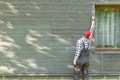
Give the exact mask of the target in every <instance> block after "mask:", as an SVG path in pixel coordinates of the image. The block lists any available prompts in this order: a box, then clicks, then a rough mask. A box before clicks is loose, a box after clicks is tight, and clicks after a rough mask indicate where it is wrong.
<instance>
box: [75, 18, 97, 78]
mask: <svg viewBox="0 0 120 80" xmlns="http://www.w3.org/2000/svg"><path fill="white" fill-rule="evenodd" d="M94 25H95V20H94V17H92V23H91V28H90V30H87V31H85V32H84V34H83V37H82V38H80V39H79V40H78V41H77V43H76V53H75V57H74V60H73V64H74V76H73V80H79V76H80V72H82V76H83V80H88V67H89V53H90V52H89V47H90V44H91V37H92V33H93V30H94Z"/></svg>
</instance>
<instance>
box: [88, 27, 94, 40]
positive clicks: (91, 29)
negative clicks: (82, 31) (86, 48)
mask: <svg viewBox="0 0 120 80" xmlns="http://www.w3.org/2000/svg"><path fill="white" fill-rule="evenodd" d="M93 30H94V25H91V27H90V32H91V35H90V37H89V38H90V39H91V38H92V34H93Z"/></svg>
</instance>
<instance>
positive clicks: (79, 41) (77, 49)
mask: <svg viewBox="0 0 120 80" xmlns="http://www.w3.org/2000/svg"><path fill="white" fill-rule="evenodd" d="M82 49H83V43H82V40H78V41H77V43H76V53H75V59H76V60H77V59H78V57H79V55H80V52H81V50H82Z"/></svg>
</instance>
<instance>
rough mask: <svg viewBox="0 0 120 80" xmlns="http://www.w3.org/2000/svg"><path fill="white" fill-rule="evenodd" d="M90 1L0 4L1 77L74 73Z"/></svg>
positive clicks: (2, 0)
mask: <svg viewBox="0 0 120 80" xmlns="http://www.w3.org/2000/svg"><path fill="white" fill-rule="evenodd" d="M89 3H90V0H88V1H87V2H86V1H85V0H0V74H57V73H58V74H60V73H64V74H66V73H73V65H72V60H73V56H74V53H75V44H76V40H77V39H78V38H79V37H81V35H82V34H83V31H84V30H86V29H88V28H89V27H90V18H91V12H92V11H91V5H89Z"/></svg>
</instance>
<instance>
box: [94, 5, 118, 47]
mask: <svg viewBox="0 0 120 80" xmlns="http://www.w3.org/2000/svg"><path fill="white" fill-rule="evenodd" d="M95 15H96V31H95V32H96V36H95V37H96V48H119V49H120V5H96V6H95Z"/></svg>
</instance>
